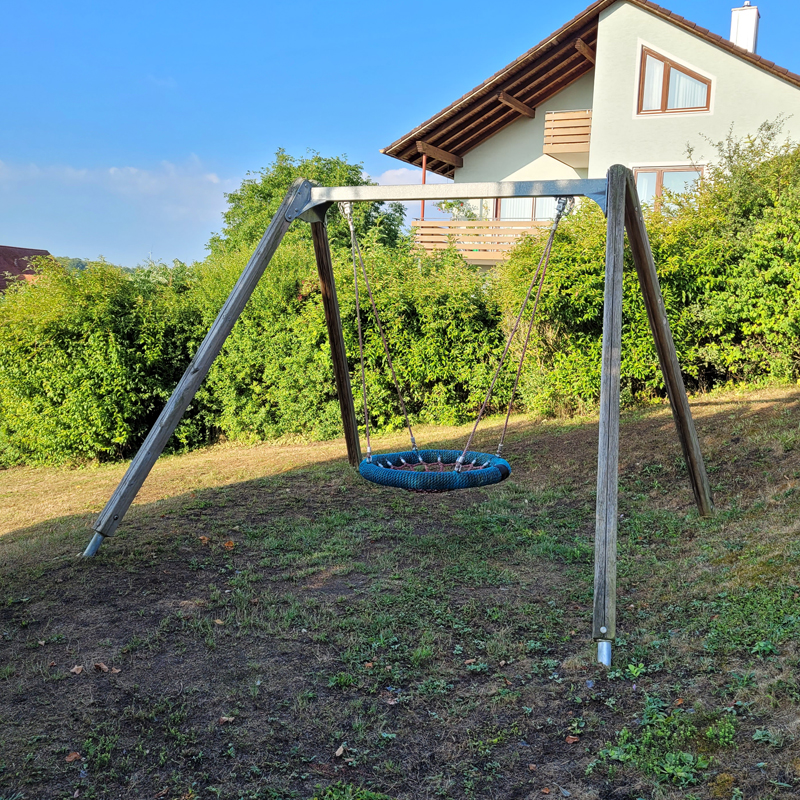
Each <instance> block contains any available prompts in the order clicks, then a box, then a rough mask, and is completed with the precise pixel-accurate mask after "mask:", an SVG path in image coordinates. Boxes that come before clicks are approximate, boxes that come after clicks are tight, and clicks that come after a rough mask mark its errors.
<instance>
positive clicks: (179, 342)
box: [0, 259, 207, 465]
mask: <svg viewBox="0 0 800 800" xmlns="http://www.w3.org/2000/svg"><path fill="white" fill-rule="evenodd" d="M38 269H39V272H40V275H39V278H38V280H37V281H36V282H34V283H31V284H26V283H18V284H16V285H14V286H13V287H11V288H9V290H8V291H7V293H6V294H5V295H4V296H0V463H2V464H6V465H8V464H16V463H28V464H56V463H62V462H64V461H67V460H73V461H74V460H78V461H84V460H88V459H101V460H104V459H113V458H120V457H124V456H126V455H129V454H130V453H131V452H132V450H133V449H134V448H135V447H136V446H137V445H138V444H139V442H141V440H142V439H143V437H144V435H145V434H146V432H147V431H148V430H149V428H150V426H151V425H152V423H153V422H154V421H155V419H156V416H157V415H158V413H159V411H160V409H161V407H162V405H163V403H164V402H165V400H166V398H167V397H169V394H170V393H171V391H172V389H173V387H174V385H175V384H176V383H177V381H178V379H179V377H180V375H181V374H182V372H183V370H184V369H185V367H186V365H187V364H188V362H189V360H190V353H191V352H192V350H193V341H194V339H195V338H196V325H197V323H198V322H199V316H198V314H197V312H196V310H195V309H194V308H193V307H192V306H191V305H190V304H187V303H186V302H185V300H186V296H187V295H186V290H187V289H188V287H189V285H190V272H189V271H188V270H187V269H186V268H184V267H183V266H182V265H179V266H177V267H176V268H175V269H168V268H166V267H164V266H160V265H159V266H152V267H151V268H148V269H140V270H136V271H134V272H133V273H128V274H126V273H124V272H122V271H121V270H120V269H119V268H117V267H114V266H112V265H111V264H107V263H105V262H95V263H91V264H89V265H88V266H87V267H86V269H84V270H80V271H75V270H72V271H70V270H67V269H66V268H64V267H63V266H61V265H60V264H58V263H56V262H55V261H52V260H50V259H41V260H40V261H39V264H38ZM206 434H207V431H206V429H205V427H204V425H203V422H202V413H201V412H200V409H198V408H197V407H195V408H194V409H191V410H190V412H189V413H188V415H187V417H186V419H185V420H184V421H183V422H182V424H181V426H180V427H179V429H178V431H177V433H176V438H175V440H173V446H175V445H177V446H190V445H195V444H197V443H198V442H200V441H203V440H204V438H205V437H206Z"/></svg>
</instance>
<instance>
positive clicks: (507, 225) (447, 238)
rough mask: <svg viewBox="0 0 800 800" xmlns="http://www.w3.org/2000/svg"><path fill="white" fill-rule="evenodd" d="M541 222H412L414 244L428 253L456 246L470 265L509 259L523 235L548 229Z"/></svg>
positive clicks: (546, 224) (547, 225)
mask: <svg viewBox="0 0 800 800" xmlns="http://www.w3.org/2000/svg"><path fill="white" fill-rule="evenodd" d="M550 224H551V223H550V221H549V220H542V221H541V222H527V221H508V220H503V221H500V220H480V221H476V222H473V221H454V220H438V219H430V220H429V219H426V220H414V221H413V222H412V223H411V225H412V230H413V234H414V243H415V244H417V245H419V246H420V247H422V248H423V249H424V250H427V251H428V252H432V251H434V250H445V249H446V248H448V247H455V249H456V250H457V251H458V252H459V253H461V255H462V256H463V257H464V258H465V259H466V260H467V261H468V262H469V263H470V264H497V263H498V262H499V261H503V260H505V259H506V258H508V255H509V253H510V251H511V250H512V249H513V248H514V246H515V245H516V244H517V241H518V240H519V238H520V236H522V235H523V234H526V233H527V234H531V235H536V234H537V233H538V232H539V231H541V230H542V229H543V228H549V227H550Z"/></svg>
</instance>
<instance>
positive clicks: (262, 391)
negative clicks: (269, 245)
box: [195, 231, 505, 439]
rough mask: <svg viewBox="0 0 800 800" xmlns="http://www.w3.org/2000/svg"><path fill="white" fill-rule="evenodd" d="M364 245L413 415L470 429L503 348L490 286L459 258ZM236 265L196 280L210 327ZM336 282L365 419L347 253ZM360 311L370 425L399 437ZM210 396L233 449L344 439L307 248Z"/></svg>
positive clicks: (287, 265)
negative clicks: (244, 444) (238, 444)
mask: <svg viewBox="0 0 800 800" xmlns="http://www.w3.org/2000/svg"><path fill="white" fill-rule="evenodd" d="M362 244H363V249H364V255H365V260H366V264H367V268H368V270H369V274H370V276H371V277H370V280H371V283H372V284H373V292H374V296H375V300H376V304H377V306H378V310H379V316H380V319H381V322H382V324H383V326H384V331H385V333H386V337H387V340H388V342H389V347H390V353H391V355H392V359H393V362H394V366H395V370H396V372H397V375H398V380H399V381H400V384H401V389H402V392H403V396H404V399H405V402H406V405H407V408H408V410H409V413H411V414H412V415H413V417H414V419H415V420H418V421H424V422H442V423H453V422H458V421H463V420H464V419H466V418H468V417H469V416H470V415H471V414H473V413H474V412H475V410H476V409H477V406H478V405H479V404H480V401H481V400H482V399H483V395H484V394H485V391H486V388H487V387H488V384H489V381H490V377H491V376H490V372H491V369H492V366H493V364H494V361H495V360H496V358H497V356H498V354H499V351H500V349H501V348H502V346H503V341H502V340H503V333H502V330H501V328H500V322H501V316H502V315H501V311H500V308H499V306H498V305H497V303H496V302H495V301H494V300H493V299H492V297H491V292H490V285H489V284H487V282H486V279H485V277H484V276H483V275H482V274H481V273H480V272H479V271H477V270H475V269H474V268H469V267H465V266H464V264H463V262H462V261H461V259H460V258H459V257H458V256H457V255H456V254H455V253H453V252H444V253H442V254H441V255H439V256H437V257H433V258H428V257H424V256H420V255H419V254H417V253H414V252H412V251H411V250H409V248H408V246H407V245H405V246H403V245H398V246H397V247H395V248H390V247H387V246H385V245H383V244H381V242H380V241H379V237H378V232H377V231H375V232H373V234H372V235H371V236H368V237H366V238H365V239H364V241H363V243H362ZM240 260H241V259H240V256H237V255H233V256H231V255H220V256H217V255H214V254H212V256H211V257H210V258H209V259H208V260H207V262H206V263H205V264H204V265H202V266H201V267H200V268H199V279H198V283H197V287H196V289H195V291H196V293H197V294H198V296H199V301H198V304H199V305H200V306H201V307H202V308H203V315H204V320H205V324H209V323H210V321H211V320H212V318H213V316H214V314H215V313H216V309H217V308H218V307H219V305H220V303H221V301H222V299H223V298H224V296H225V295H226V294H227V292H228V291H229V287H230V286H231V285H232V283H233V281H234V280H235V277H236V276H237V274H238V270H239V262H240ZM334 272H335V276H336V282H337V289H338V299H339V304H340V309H341V315H342V325H343V329H344V337H345V348H346V352H347V357H348V362H349V364H350V369H351V374H352V376H353V392H354V395H355V397H356V406H357V408H358V409H360V408H361V403H360V395H361V385H360V369H359V354H358V334H357V325H356V309H355V293H354V289H353V271H352V263H351V261H350V256H349V253H347V252H346V251H344V250H342V251H334ZM360 306H361V317H362V325H363V330H364V345H365V354H364V355H365V365H366V380H367V391H368V397H369V408H370V415H371V420H372V424H373V426H374V427H378V428H386V427H397V426H399V425H402V414H401V410H400V406H399V402H398V399H397V395H396V392H395V390H394V385H393V383H392V380H391V377H390V373H389V370H388V365H387V363H386V357H385V354H384V349H383V344H382V342H381V339H380V335H379V333H378V331H377V327H376V325H375V322H374V320H373V319H372V312H371V307H370V303H369V298H368V296H367V293H366V291H365V290H364V287H363V285H362V287H361V295H360ZM503 386H505V384H503ZM205 392H207V393H208V395H209V396H210V399H209V400H208V403H209V404H211V403H213V404H214V405H215V408H216V417H215V422H216V424H218V425H219V427H220V428H221V429H222V430H223V431H224V432H225V434H226V435H227V436H229V437H231V438H235V439H243V438H244V439H248V438H256V439H261V438H270V437H275V436H281V435H287V434H301V435H304V436H307V437H312V438H324V437H330V436H336V435H340V434H341V421H340V416H339V404H338V400H337V398H336V392H335V388H334V382H333V369H332V365H331V358H330V349H329V346H328V335H327V329H326V327H325V318H324V312H323V307H322V296H321V294H320V288H319V282H318V278H317V272H316V266H315V262H314V258H313V253H312V252H311V251H310V250H309V249H308V248H307V247H306V246H305V244H304V243H302V242H300V241H295V242H293V243H287V245H286V246H282V247H281V248H280V249H279V251H278V253H277V254H276V256H275V258H274V259H273V261H272V263H271V264H270V266H269V267H268V270H267V273H266V275H265V276H264V278H263V279H262V281H261V282H260V283H259V285H258V287H257V289H256V291H255V293H254V295H253V299H252V301H251V302H250V303H249V304H248V305H247V307H246V309H245V311H244V313H243V314H242V317H241V318H240V320H239V322H238V323H237V324H236V326H235V327H234V329H233V332H232V334H231V336H230V337H229V338H228V341H227V342H226V343H225V346H224V348H223V352H222V355H221V357H220V358H219V359H218V360H217V362H216V363H215V365H214V367H213V368H212V370H211V373H210V375H209V378H208V381H207V386H206V389H205ZM502 392H503V388H502V387H501V390H500V394H501V395H502ZM358 416H359V418H360V417H361V416H362V414H361V413H360V412H359V413H358Z"/></svg>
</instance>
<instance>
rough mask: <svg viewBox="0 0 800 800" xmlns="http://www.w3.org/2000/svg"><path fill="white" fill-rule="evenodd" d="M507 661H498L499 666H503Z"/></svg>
mask: <svg viewBox="0 0 800 800" xmlns="http://www.w3.org/2000/svg"><path fill="white" fill-rule="evenodd" d="M507 663H508V662H506V661H501V662H500V666H501V667H504V666H505V665H506V664H507Z"/></svg>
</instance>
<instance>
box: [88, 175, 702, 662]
mask: <svg viewBox="0 0 800 800" xmlns="http://www.w3.org/2000/svg"><path fill="white" fill-rule="evenodd" d="M562 196H574V197H587V198H589V199H591V200H593V201H594V202H596V203H597V204H598V205H599V206H600V208H601V209H602V211H603V213H604V214H605V215H606V219H607V226H606V231H607V236H606V263H605V294H604V307H603V345H602V368H601V386H600V426H599V442H598V456H597V504H596V513H595V570H594V608H593V619H592V638H593V639H594V640H595V641H597V643H598V660H599V661H600V662H601V663H603V664H606V665H610V664H611V643H612V642H613V640H614V637H615V635H616V594H617V591H616V574H617V522H618V516H619V515H618V510H617V500H618V485H619V474H618V473H619V419H620V415H619V407H620V363H621V344H622V269H623V259H624V246H625V231H626V230H627V233H628V240H629V243H630V247H631V252H632V255H633V262H634V265H635V268H636V273H637V276H638V278H639V286H640V288H641V291H642V295H643V297H644V303H645V308H646V310H647V316H648V320H649V322H650V329H651V332H652V334H653V340H654V343H655V348H656V352H657V353H658V360H659V364H660V366H661V373H662V375H663V378H664V384H665V386H666V390H667V396H668V398H669V401H670V406H671V409H672V415H673V419H674V421H675V427H676V428H677V431H678V438H679V439H680V443H681V448H682V450H683V456H684V458H685V460H686V465H687V468H688V473H689V481H690V484H691V487H692V492H693V493H694V499H695V503H696V504H697V508H698V511H699V513H700V515H701V516H710V515H711V514H712V513H713V509H714V505H713V499H712V495H711V487H710V485H709V482H708V477H707V475H706V469H705V465H704V462H703V455H702V452H701V450H700V442H699V439H698V437H697V432H696V430H695V426H694V420H693V418H692V412H691V409H690V408H689V402H688V399H687V397H686V389H685V387H684V383H683V378H682V376H681V370H680V365H679V363H678V357H677V353H676V351H675V344H674V342H673V340H672V333H671V331H670V327H669V321H668V319H667V315H666V311H665V309H664V301H663V298H662V296H661V289H660V287H659V283H658V275H657V274H656V269H655V264H654V262H653V254H652V251H651V249H650V242H649V240H648V237H647V230H646V227H645V224H644V217H643V216H642V209H641V205H640V203H639V197H638V195H637V192H636V184H635V181H634V177H633V173H632V172H631V170H630V169H628V168H627V167H624V166H622V165H619V164H617V165H614V166H612V167H611V168H610V169H609V171H608V174H607V176H606V178H599V179H591V180H564V181H513V182H512V181H506V182H500V183H457V184H426V185H421V186H340V187H319V186H314V185H312V184H311V183H310V182H309V181H307V180H303V179H298V180H297V181H295V183H294V184H293V185H292V187H291V189H290V190H289V192H288V193H287V194H286V197H285V198H284V200H283V202H282V203H281V206H280V207H279V209H278V211H277V212H276V214H275V216H274V217H273V218H272V221H271V222H270V224H269V226H268V228H267V230H266V231H265V233H264V236H263V237H262V239H261V241H260V243H259V245H258V247H257V248H256V250H255V252H254V253H253V255H252V256H251V258H250V260H249V261H248V263H247V266H246V267H245V269H244V271H243V272H242V274H241V276H240V277H239V280H238V281H237V282H236V285H235V286H234V287H233V289H232V291H231V293H230V295H229V296H228V298H227V300H226V301H225V303H224V304H223V306H222V309H221V310H220V312H219V314H218V316H217V318H216V320H215V321H214V323H213V324H212V326H211V328H210V330H209V332H208V334H207V335H206V337H205V339H204V340H203V342H202V344H201V345H200V347H199V348H198V351H197V353H196V355H195V357H194V358H193V359H192V361H191V363H190V364H189V366H188V367H187V369H186V372H185V373H184V375H183V377H182V378H181V380H180V381H179V382H178V385H177V387H176V388H175V391H174V392H173V393H172V396H171V397H170V399H169V400H168V401H167V404H166V405H165V406H164V409H163V410H162V412H161V414H160V416H159V417H158V419H157V420H156V422H155V424H154V425H153V427H152V428H151V430H150V432H149V433H148V435H147V438H146V439H145V441H144V443H143V444H142V446H141V447H140V448H139V451H138V452H137V453H136V456H135V457H134V458H133V460H132V462H131V464H130V466H129V467H128V470H127V472H126V473H125V475H124V477H123V478H122V480H121V481H120V483H119V485H118V486H117V488H116V489H115V490H114V493H113V494H112V495H111V498H110V499H109V501H108V503H106V506H105V508H104V509H103V510H102V512H101V513H100V515H99V516H98V518H97V520H96V521H95V523H94V525H93V526H92V528H93V530H94V535H93V537H92V540H91V541H90V543H89V545H88V547H87V548H86V550H85V552H84V556H87V557H88V556H93V555H95V554H96V553H97V551H98V549H99V548H100V545H101V544H102V542H103V540H104V539H105V538H107V537H110V536H113V535H114V532H115V531H116V529H117V527H118V526H119V524H120V522H121V521H122V519H123V517H124V516H125V513H126V512H127V511H128V508H130V505H131V503H132V502H133V500H134V498H135V497H136V494H137V493H138V491H139V489H140V488H141V486H142V484H143V483H144V481H145V479H146V478H147V476H148V475H149V473H150V470H151V469H152V468H153V465H154V464H155V462H156V460H157V459H158V457H159V456H160V455H161V453H162V451H163V449H164V447H165V446H166V444H167V441H168V440H169V438H170V437H171V436H172V434H173V432H174V431H175V428H176V427H177V426H178V423H179V422H180V420H181V417H182V416H183V414H184V413H185V411H186V409H187V408H188V407H189V404H190V403H191V401H192V399H193V398H194V396H195V394H196V392H197V390H198V389H199V387H200V384H201V383H202V381H203V379H204V378H205V377H206V375H207V374H208V371H209V369H210V368H211V365H212V363H213V362H214V359H215V358H216V357H217V355H219V352H220V350H221V349H222V345H223V344H224V342H225V340H226V339H227V337H228V335H229V334H230V332H231V330H232V329H233V326H234V324H235V323H236V321H237V319H238V318H239V315H240V314H241V313H242V310H243V309H244V307H245V305H246V303H247V301H248V300H249V299H250V296H251V294H252V293H253V291H254V289H255V287H256V284H257V283H258V281H259V279H260V278H261V276H262V275H263V274H264V271H265V269H266V267H267V265H268V264H269V262H270V259H271V258H272V256H273V255H274V253H275V251H276V250H277V248H278V245H279V244H280V242H281V240H282V239H283V237H284V235H285V233H286V231H287V230H288V228H289V226H290V225H291V223H292V222H294V221H295V220H297V219H301V220H303V221H305V222H307V223H310V225H311V237H312V241H313V244H314V253H315V256H316V261H317V270H318V273H319V280H320V289H321V294H322V304H323V308H324V311H325V322H326V325H327V329H328V335H329V340H330V345H331V356H332V359H333V371H334V378H335V381H336V391H337V394H338V397H339V406H340V408H341V415H342V425H343V427H344V436H345V443H346V446H347V455H348V459H349V461H350V464H351V465H352V466H353V467H355V468H356V469H357V468H358V465H359V463H360V462H361V446H360V443H359V436H358V425H357V422H356V414H355V407H354V402H353V392H352V387H351V384H350V371H349V368H348V364H347V358H346V354H345V348H344V337H343V333H342V323H341V317H340V313H339V303H338V300H337V297H336V284H335V281H334V276H333V264H332V260H331V251H330V244H329V242H328V234H327V229H326V225H325V215H326V213H327V211H328V209H329V208H330V207H331V206H332V205H333V204H334V203H337V202H364V201H366V202H382V201H396V200H400V201H404V200H405V201H408V200H461V199H464V198H471V197H499V198H506V197H562Z"/></svg>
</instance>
